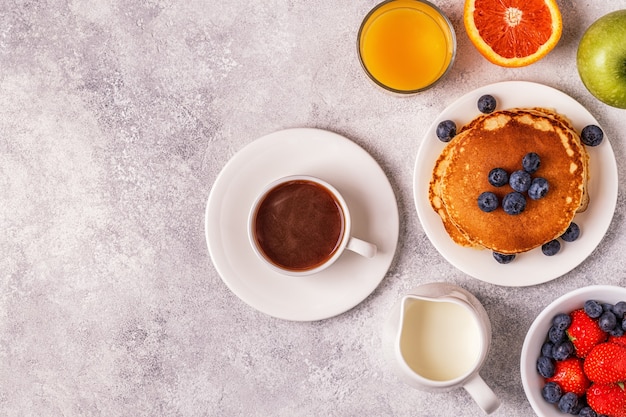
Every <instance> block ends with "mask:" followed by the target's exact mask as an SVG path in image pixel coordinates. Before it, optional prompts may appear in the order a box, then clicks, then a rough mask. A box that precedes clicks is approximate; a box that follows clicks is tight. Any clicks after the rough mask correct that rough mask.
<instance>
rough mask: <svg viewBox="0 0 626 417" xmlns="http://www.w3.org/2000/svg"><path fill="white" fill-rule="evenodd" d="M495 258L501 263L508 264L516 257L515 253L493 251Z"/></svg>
mask: <svg viewBox="0 0 626 417" xmlns="http://www.w3.org/2000/svg"><path fill="white" fill-rule="evenodd" d="M493 258H494V259H495V260H496V261H498V263H500V264H508V263H510V262H511V261H513V259H515V255H514V254H510V255H506V254H504V253H498V252H493Z"/></svg>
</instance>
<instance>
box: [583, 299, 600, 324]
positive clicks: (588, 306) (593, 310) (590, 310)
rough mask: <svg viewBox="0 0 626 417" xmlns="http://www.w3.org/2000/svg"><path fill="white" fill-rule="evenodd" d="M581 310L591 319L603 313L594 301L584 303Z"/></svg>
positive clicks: (598, 304)
mask: <svg viewBox="0 0 626 417" xmlns="http://www.w3.org/2000/svg"><path fill="white" fill-rule="evenodd" d="M583 308H584V310H585V313H587V315H588V316H589V317H591V318H592V319H597V318H598V317H600V316H601V315H602V312H603V311H604V310H603V309H602V304H600V303H599V302H597V301H596V300H587V301H585V305H584V307H583Z"/></svg>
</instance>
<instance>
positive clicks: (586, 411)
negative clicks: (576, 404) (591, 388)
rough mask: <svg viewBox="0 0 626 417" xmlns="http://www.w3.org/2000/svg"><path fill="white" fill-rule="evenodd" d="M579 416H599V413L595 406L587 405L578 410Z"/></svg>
mask: <svg viewBox="0 0 626 417" xmlns="http://www.w3.org/2000/svg"><path fill="white" fill-rule="evenodd" d="M578 417H598V414H597V413H596V412H595V411H593V408H591V407H589V406H588V405H587V406H585V407H583V408H581V409H580V411H579V412H578Z"/></svg>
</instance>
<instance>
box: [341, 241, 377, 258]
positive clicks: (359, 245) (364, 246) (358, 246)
mask: <svg viewBox="0 0 626 417" xmlns="http://www.w3.org/2000/svg"><path fill="white" fill-rule="evenodd" d="M346 249H349V250H351V251H352V252H355V253H358V254H359V255H361V256H365V257H366V258H373V257H374V256H375V255H376V252H377V251H378V248H376V245H374V244H373V243H369V242H366V241H364V240H361V239H359V238H356V237H351V238H350V240H349V241H348V245H347V246H346Z"/></svg>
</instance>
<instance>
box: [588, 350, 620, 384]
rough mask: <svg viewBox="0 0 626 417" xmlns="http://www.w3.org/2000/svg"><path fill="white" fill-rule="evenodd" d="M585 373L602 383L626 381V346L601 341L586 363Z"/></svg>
mask: <svg viewBox="0 0 626 417" xmlns="http://www.w3.org/2000/svg"><path fill="white" fill-rule="evenodd" d="M584 370H585V374H586V375H587V377H588V378H589V379H590V380H591V381H593V382H597V383H600V384H608V383H612V382H624V381H626V346H622V345H620V344H617V343H610V342H606V343H601V344H599V345H597V346H596V347H594V348H593V349H592V350H591V352H589V355H587V358H586V359H585V365H584Z"/></svg>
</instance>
